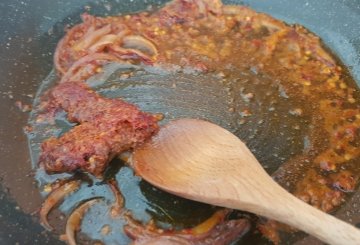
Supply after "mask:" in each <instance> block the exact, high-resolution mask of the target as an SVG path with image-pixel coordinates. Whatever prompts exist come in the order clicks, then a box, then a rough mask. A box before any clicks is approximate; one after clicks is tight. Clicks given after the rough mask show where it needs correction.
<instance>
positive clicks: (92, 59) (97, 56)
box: [60, 53, 122, 83]
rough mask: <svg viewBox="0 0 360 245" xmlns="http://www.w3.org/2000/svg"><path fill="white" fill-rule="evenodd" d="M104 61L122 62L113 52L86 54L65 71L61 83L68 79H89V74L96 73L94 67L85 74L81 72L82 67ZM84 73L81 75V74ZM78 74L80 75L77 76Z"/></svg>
mask: <svg viewBox="0 0 360 245" xmlns="http://www.w3.org/2000/svg"><path fill="white" fill-rule="evenodd" d="M103 61H114V62H122V61H121V60H120V59H119V58H118V57H116V56H114V55H112V54H106V53H93V54H89V55H86V56H84V57H82V58H81V59H79V60H78V61H76V62H75V63H74V64H73V65H72V66H71V67H70V69H69V70H68V71H67V72H66V73H65V75H64V76H63V77H62V78H61V80H60V83H63V82H67V81H78V80H84V79H87V78H88V77H89V76H91V75H93V74H94V72H95V71H94V69H92V70H87V71H85V74H82V73H81V72H79V71H80V70H81V68H82V67H86V66H87V65H93V64H94V63H97V64H99V63H100V62H103ZM80 73H81V74H82V75H81V76H79V74H80ZM76 75H78V76H76Z"/></svg>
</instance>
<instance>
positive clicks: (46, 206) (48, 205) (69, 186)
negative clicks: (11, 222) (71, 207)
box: [40, 180, 80, 230]
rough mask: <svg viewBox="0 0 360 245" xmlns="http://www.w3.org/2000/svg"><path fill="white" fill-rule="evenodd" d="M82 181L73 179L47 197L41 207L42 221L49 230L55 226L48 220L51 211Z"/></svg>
mask: <svg viewBox="0 0 360 245" xmlns="http://www.w3.org/2000/svg"><path fill="white" fill-rule="evenodd" d="M79 186H80V181H78V180H73V181H70V182H68V183H65V184H63V185H62V186H60V187H59V188H57V189H55V190H54V191H52V192H51V193H50V194H49V196H48V197H47V198H46V200H45V201H44V203H43V204H42V206H41V209H40V222H41V225H42V226H44V227H45V228H46V229H47V230H52V229H53V228H52V227H51V225H50V224H49V222H48V220H47V216H48V214H49V212H50V211H51V210H52V209H53V208H54V207H55V206H56V205H57V204H58V203H59V202H60V201H61V200H62V199H64V197H65V196H67V195H68V194H70V193H72V192H74V191H76V190H77V189H79Z"/></svg>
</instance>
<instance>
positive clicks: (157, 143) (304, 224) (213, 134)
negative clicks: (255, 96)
mask: <svg viewBox="0 0 360 245" xmlns="http://www.w3.org/2000/svg"><path fill="white" fill-rule="evenodd" d="M132 165H133V168H134V170H135V172H136V173H137V174H138V175H140V176H141V177H143V178H144V179H145V180H146V181H148V182H150V183H151V184H153V185H154V186H157V187H159V188H160V189H163V190H165V191H167V192H170V193H172V194H175V195H178V196H181V197H184V198H187V199H191V200H195V201H199V202H204V203H209V204H213V205H217V206H222V207H227V208H232V209H240V210H244V211H248V212H252V213H255V214H258V215H261V216H265V217H267V218H270V219H274V220H277V221H280V222H282V223H285V224H288V225H290V226H292V227H295V228H298V229H300V230H303V231H305V232H307V233H309V234H311V235H313V236H315V237H317V238H319V239H320V240H322V241H324V242H327V243H329V244H339V245H340V244H360V231H359V230H358V229H356V228H355V227H354V226H351V225H349V224H347V223H345V222H343V221H341V220H338V219H336V218H335V217H333V216H331V215H328V214H326V213H324V212H321V211H320V210H317V209H315V208H313V207H311V206H310V205H308V204H306V203H304V202H302V201H301V200H299V199H297V198H296V197H294V196H293V195H291V194H290V193H288V192H287V191H286V190H284V189H283V188H282V187H281V186H280V185H278V184H277V183H276V182H275V181H274V180H273V179H272V178H271V177H270V176H269V175H268V174H267V173H266V172H265V170H264V169H263V168H262V166H261V165H260V163H259V162H258V161H257V160H256V158H255V157H254V155H253V154H252V153H251V152H250V150H249V149H248V148H247V147H246V145H245V144H244V143H243V142H241V140H240V139H238V138H237V137H236V136H235V135H233V134H232V133H230V132H229V131H227V130H226V129H224V128H221V127H220V126H217V125H215V124H212V123H210V122H206V121H202V120H197V119H180V120H176V121H172V122H170V123H169V124H167V125H165V126H164V127H162V128H161V129H160V131H159V132H158V134H157V135H155V136H154V137H153V138H152V139H151V140H150V141H149V142H147V143H145V144H144V145H143V146H141V147H139V148H138V149H136V150H135V152H134V154H133V156H132Z"/></svg>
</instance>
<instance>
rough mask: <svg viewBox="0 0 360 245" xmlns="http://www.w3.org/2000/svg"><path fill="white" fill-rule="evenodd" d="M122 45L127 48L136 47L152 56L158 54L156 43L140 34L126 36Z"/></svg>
mask: <svg viewBox="0 0 360 245" xmlns="http://www.w3.org/2000/svg"><path fill="white" fill-rule="evenodd" d="M122 47H123V48H125V49H136V50H139V51H141V52H144V53H146V54H148V55H150V56H156V55H157V54H158V51H157V48H156V46H155V44H153V43H152V42H151V41H149V40H148V39H146V38H144V37H142V36H138V35H130V36H126V37H124V39H123V45H122Z"/></svg>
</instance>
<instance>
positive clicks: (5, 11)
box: [0, 0, 360, 244]
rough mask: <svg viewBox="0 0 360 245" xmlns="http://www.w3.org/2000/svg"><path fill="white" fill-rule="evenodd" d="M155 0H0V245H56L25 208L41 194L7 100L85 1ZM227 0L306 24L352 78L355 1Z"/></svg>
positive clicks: (26, 87) (27, 88)
mask: <svg viewBox="0 0 360 245" xmlns="http://www.w3.org/2000/svg"><path fill="white" fill-rule="evenodd" d="M163 2H165V1H146V4H145V3H144V1H76V2H75V1H67V0H64V1H57V2H53V1H44V0H32V1H30V0H28V1H9V0H4V1H2V2H1V3H0V16H1V17H0V24H1V25H0V33H1V35H0V40H1V41H0V64H1V66H0V67H1V69H0V77H1V79H2V80H1V85H0V92H1V93H0V96H1V97H0V99H1V103H0V122H1V124H0V153H1V154H0V159H1V161H0V164H1V172H0V184H1V185H0V244H16V242H18V243H20V244H47V243H49V244H61V242H59V241H58V240H57V239H55V238H54V237H53V236H51V235H50V234H49V233H46V232H44V230H43V228H42V227H41V226H40V225H38V224H37V222H36V221H35V219H34V218H33V217H32V216H31V215H30V213H31V212H33V211H34V210H36V208H37V207H39V206H40V204H41V199H40V196H39V194H38V190H37V189H36V188H35V186H36V185H35V184H34V183H33V177H32V176H30V173H31V164H30V160H29V159H30V158H29V154H28V146H27V141H26V137H25V135H24V134H23V131H22V127H23V126H24V125H26V123H27V115H26V114H25V113H20V111H19V110H18V109H17V108H16V106H15V101H17V100H20V101H22V102H23V103H28V104H29V103H32V96H33V95H34V93H35V92H36V90H37V87H38V85H39V83H40V81H41V80H43V79H44V78H45V76H46V75H47V74H48V73H49V71H50V70H51V68H52V53H53V51H54V49H55V45H56V43H57V41H58V40H59V38H60V37H61V36H62V35H63V34H64V33H63V28H64V26H65V25H66V24H69V23H77V22H79V21H80V18H79V14H80V13H82V12H84V6H85V5H89V6H91V11H90V12H91V13H93V14H97V15H105V14H115V13H118V12H123V13H124V12H134V11H139V10H143V9H145V8H146V6H148V5H149V4H153V5H159V4H162V3H163ZM231 2H232V3H240V4H246V5H249V6H251V7H253V8H254V9H256V10H258V11H263V12H266V13H270V14H272V15H273V16H274V17H277V18H280V19H283V20H285V21H287V22H290V23H300V24H302V25H304V26H305V27H307V28H309V29H310V30H311V31H313V32H315V33H316V34H318V35H319V36H320V37H322V38H323V40H324V41H325V43H326V44H327V45H328V46H329V47H330V48H331V49H332V50H333V51H335V53H336V54H337V55H338V56H339V57H340V59H341V60H342V61H343V62H344V63H345V64H346V65H347V66H348V67H349V68H350V71H351V72H352V74H353V76H354V77H355V79H356V80H357V81H360V36H359V33H360V26H359V22H360V3H359V2H358V1H357V0H351V1H350V0H348V1H341V0H336V1H334V0H333V1H330V0H322V1H285V0H284V1H282V0H273V1H262V0H255V1H231ZM225 3H228V2H227V1H225ZM109 6H111V7H110V8H109ZM144 188H147V187H146V186H145V187H144ZM359 201H360V192H357V193H355V194H354V195H353V197H352V198H351V199H350V200H348V202H347V203H346V204H345V205H343V207H342V208H341V209H340V210H338V211H337V213H336V215H337V216H338V217H340V218H342V219H344V220H346V221H348V222H351V223H354V224H356V223H359V222H360V215H359V213H358V207H357V206H356V204H359V203H360V202H359ZM306 239H310V238H306ZM306 239H305V241H303V242H306ZM307 243H309V241H307Z"/></svg>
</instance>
